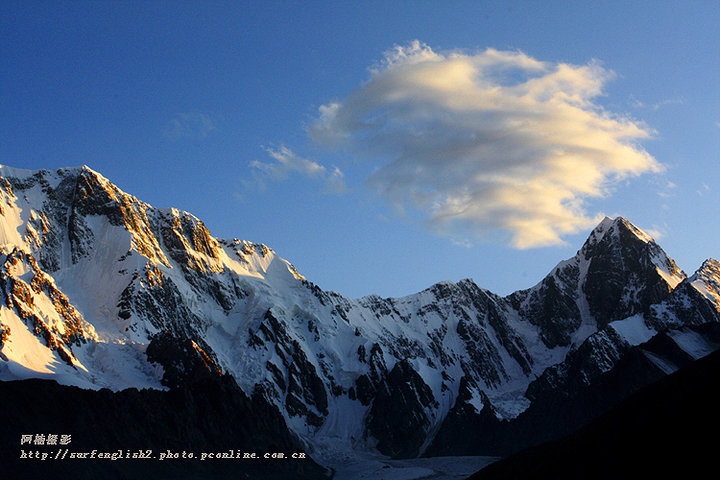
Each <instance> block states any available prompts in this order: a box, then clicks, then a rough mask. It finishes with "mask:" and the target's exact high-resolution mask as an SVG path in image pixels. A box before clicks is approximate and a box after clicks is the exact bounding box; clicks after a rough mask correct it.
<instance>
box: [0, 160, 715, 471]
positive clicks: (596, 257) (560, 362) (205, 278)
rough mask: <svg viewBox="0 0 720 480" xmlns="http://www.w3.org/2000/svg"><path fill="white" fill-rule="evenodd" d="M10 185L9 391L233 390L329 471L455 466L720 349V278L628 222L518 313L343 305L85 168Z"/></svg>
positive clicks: (528, 294) (594, 241) (592, 240)
mask: <svg viewBox="0 0 720 480" xmlns="http://www.w3.org/2000/svg"><path fill="white" fill-rule="evenodd" d="M0 176H1V177H2V178H1V179H0V322H1V324H0V347H1V350H0V379H2V380H15V379H23V378H46V379H53V380H56V381H57V382H59V383H60V384H63V385H76V386H80V387H82V388H86V389H100V388H109V389H111V390H114V391H118V390H122V389H125V388H129V387H136V388H156V389H166V388H171V387H176V386H178V385H181V384H183V383H184V382H188V381H191V380H193V379H196V378H200V377H203V376H204V375H207V372H215V373H217V374H218V375H220V374H222V373H226V374H228V375H230V376H231V377H233V378H234V380H235V381H236V382H237V384H238V385H239V386H240V388H241V389H242V390H243V391H244V392H245V393H246V394H247V395H248V396H250V395H252V394H253V392H255V393H256V394H257V393H258V392H260V393H261V394H262V396H263V397H264V398H265V400H267V401H268V402H270V403H271V404H272V405H274V406H276V407H277V408H278V410H279V411H280V412H281V413H282V415H283V417H284V419H285V421H286V423H287V426H288V427H289V428H290V430H291V431H292V432H294V433H295V434H296V435H297V436H298V437H299V438H301V439H302V440H303V441H304V442H306V444H307V446H308V448H309V449H310V451H311V452H314V453H315V456H316V457H317V458H318V459H319V460H320V461H321V463H322V460H323V458H327V457H330V456H332V455H334V454H335V453H337V452H343V451H351V450H362V451H375V450H377V451H379V452H380V453H382V454H385V455H388V456H395V457H411V456H417V455H419V454H422V453H423V452H436V453H445V454H447V453H448V452H450V453H451V452H453V451H457V446H458V444H459V443H462V442H464V441H466V439H464V438H463V437H462V436H458V435H456V433H457V431H458V428H460V427H461V426H462V425H472V424H474V423H473V422H475V423H477V422H480V423H478V424H482V425H486V424H487V419H488V418H491V419H492V421H500V420H508V421H509V420H511V419H515V418H519V416H520V415H521V414H522V413H523V412H525V411H526V410H529V407H531V405H532V404H533V402H536V400H537V399H539V398H541V397H543V395H545V394H546V393H547V392H548V391H551V390H560V391H563V392H571V391H575V390H577V389H578V388H580V387H585V386H590V385H593V384H594V382H596V380H597V379H599V378H600V377H601V376H602V375H604V374H606V373H607V372H610V371H612V370H613V369H614V368H615V367H616V365H618V362H620V361H621V360H622V359H623V358H624V357H625V355H626V354H627V353H628V352H630V351H637V349H638V348H642V346H643V345H644V344H645V343H646V342H649V341H651V340H652V339H653V338H655V337H656V336H657V335H660V334H662V335H664V338H667V339H668V341H669V342H671V343H674V345H675V346H676V347H677V348H678V349H680V350H681V351H683V352H685V353H686V354H687V356H688V357H689V358H699V357H700V356H703V355H705V354H707V353H709V352H711V351H713V350H715V349H716V348H717V346H718V345H717V343H716V342H715V339H714V337H713V335H714V334H712V335H711V334H710V333H708V332H707V331H705V330H703V329H699V328H697V326H699V325H702V324H707V323H711V322H718V320H720V264H719V263H718V262H717V261H715V260H708V261H706V262H705V263H704V264H703V266H702V267H701V268H700V269H699V270H698V271H697V272H696V273H695V274H693V275H692V276H690V277H687V276H686V274H685V273H684V272H682V271H681V270H680V269H679V268H678V267H677V265H676V264H675V262H674V261H673V260H671V259H670V258H669V257H668V256H667V255H666V254H665V253H664V252H663V250H662V249H661V248H660V247H659V246H658V245H657V244H656V243H655V241H654V240H653V239H652V238H651V237H650V236H648V235H647V234H646V233H644V232H642V231H641V230H640V229H638V228H637V227H635V226H634V225H632V224H631V223H630V222H628V221H627V220H625V219H623V218H616V219H614V220H613V219H610V218H605V219H604V220H603V221H602V222H601V223H600V224H599V225H598V226H597V228H595V230H593V232H592V233H591V234H590V236H589V238H588V240H587V241H586V242H585V244H584V245H583V246H582V248H581V249H580V251H578V253H577V255H575V256H574V257H573V258H570V259H568V260H565V261H563V262H560V263H559V264H558V265H557V267H555V268H554V269H553V270H552V271H551V272H550V273H549V274H548V276H547V277H545V278H544V279H543V280H542V281H541V282H540V283H538V284H537V285H536V286H534V287H532V288H530V289H528V290H522V291H518V292H515V293H513V294H511V295H509V296H507V297H500V296H498V295H496V294H494V293H492V292H490V291H487V290H485V289H483V288H481V287H479V286H478V285H476V284H475V283H474V282H473V281H472V280H462V281H459V282H457V283H452V282H443V283H438V284H436V285H433V286H431V287H430V288H428V289H427V290H424V291H422V292H419V293H417V294H414V295H409V296H407V297H402V298H380V297H378V296H368V297H363V298H360V299H349V298H345V297H343V296H341V295H339V294H337V293H334V292H328V291H324V290H322V289H320V288H319V287H318V286H316V285H314V284H313V283H311V282H310V281H308V280H306V279H305V278H304V277H303V276H302V275H301V274H300V273H298V272H297V270H296V269H295V268H294V267H293V266H292V264H290V263H289V262H287V261H286V260H284V259H282V258H280V257H279V256H278V255H276V254H275V252H274V251H273V250H271V249H270V248H268V247H266V246H265V245H262V244H256V243H251V242H247V241H241V240H237V239H217V238H215V237H213V236H212V235H211V233H210V232H209V231H208V230H207V228H206V227H205V226H204V225H203V223H202V222H201V221H200V220H199V219H197V218H196V217H194V216H193V215H191V214H189V213H187V212H182V211H178V210H175V209H159V208H154V207H152V206H150V205H148V204H146V203H144V202H142V201H140V200H138V199H137V198H135V197H133V196H131V195H129V194H126V193H124V192H122V191H121V190H120V189H118V188H117V187H116V186H114V185H113V184H112V183H111V182H110V181H108V180H107V179H105V178H104V177H102V176H101V175H100V174H98V173H97V172H94V171H92V170H91V169H89V168H87V167H81V168H68V169H60V170H57V171H44V170H43V171H27V170H19V169H13V168H10V167H0ZM653 355H654V356H653ZM647 358H648V359H650V361H651V362H655V363H654V365H657V366H658V368H660V369H661V370H662V371H664V372H666V373H668V372H671V371H673V369H674V368H677V364H676V363H677V362H676V363H673V361H671V359H668V358H665V357H663V354H652V353H651V352H650V350H648V351H647ZM482 419H485V420H482ZM483 422H485V423H483ZM473 453H479V452H476V451H473Z"/></svg>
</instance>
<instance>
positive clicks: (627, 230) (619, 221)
mask: <svg viewBox="0 0 720 480" xmlns="http://www.w3.org/2000/svg"><path fill="white" fill-rule="evenodd" d="M608 235H610V236H611V237H612V239H608V240H607V241H620V240H622V239H623V237H627V238H626V240H635V239H636V240H640V241H641V242H643V243H655V240H654V239H653V238H652V237H651V236H650V235H648V234H647V233H645V232H644V231H643V230H641V229H640V228H638V227H636V226H635V225H633V224H632V223H631V222H630V221H629V220H627V219H626V218H624V217H615V218H614V219H612V218H610V217H605V218H603V219H602V221H601V222H600V223H599V224H598V226H597V227H595V228H594V229H593V231H592V232H590V235H589V236H588V239H587V240H586V241H585V244H584V245H583V247H582V249H581V250H580V252H583V253H587V252H588V250H591V249H592V248H593V247H594V246H595V245H597V244H598V243H599V242H601V241H602V240H603V239H605V237H606V236H608ZM633 237H634V238H633ZM586 256H587V255H586Z"/></svg>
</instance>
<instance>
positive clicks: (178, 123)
mask: <svg viewBox="0 0 720 480" xmlns="http://www.w3.org/2000/svg"><path fill="white" fill-rule="evenodd" d="M213 130H215V124H214V122H213V119H212V117H211V116H210V115H208V114H206V113H199V112H189V113H188V112H186V113H178V114H177V115H176V116H175V118H173V119H172V120H170V121H169V122H168V124H167V125H166V126H165V129H164V130H163V135H164V136H165V138H167V139H168V140H172V141H176V140H180V139H181V138H185V139H190V140H201V139H203V138H205V137H207V136H208V134H209V133H210V132H212V131H213Z"/></svg>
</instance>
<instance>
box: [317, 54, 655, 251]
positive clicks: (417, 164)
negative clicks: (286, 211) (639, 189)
mask: <svg viewBox="0 0 720 480" xmlns="http://www.w3.org/2000/svg"><path fill="white" fill-rule="evenodd" d="M613 76H614V74H613V73H612V72H611V71H608V70H606V69H604V68H602V67H601V66H600V65H599V64H598V63H597V62H590V63H588V64H587V65H570V64H564V63H549V62H541V61H538V60H536V59H534V58H532V57H529V56H528V55H526V54H524V53H522V52H510V51H499V50H494V49H488V50H485V51H483V52H479V53H473V54H468V53H463V52H448V53H437V52H435V51H433V50H432V49H431V48H430V47H429V46H427V45H424V44H422V43H420V42H417V41H415V42H412V43H411V44H409V45H408V46H402V47H395V48H394V49H393V50H391V51H390V52H388V53H387V54H386V55H385V58H384V61H383V62H381V63H380V64H378V65H377V66H375V67H374V68H373V69H372V70H371V77H370V79H369V80H368V81H367V82H366V83H364V84H363V85H362V86H360V87H359V88H358V89H357V90H355V91H354V92H352V93H351V94H350V95H349V96H348V97H347V98H344V99H342V100H339V101H335V102H332V103H328V104H327V105H323V106H321V107H320V109H319V116H318V118H317V119H316V121H315V123H314V124H313V125H312V126H311V128H310V129H309V133H310V135H311V137H312V138H313V139H314V140H315V141H316V142H318V143H319V144H321V145H324V146H327V147H330V148H338V149H345V150H349V151H351V152H353V153H356V154H365V155H366V156H367V157H368V158H371V159H380V161H381V165H380V166H379V168H378V169H377V170H376V171H375V173H374V174H373V175H372V176H371V177H370V178H369V179H368V181H367V183H368V184H369V186H370V187H372V188H373V189H374V190H375V191H376V192H377V193H378V194H379V195H381V196H382V197H383V198H384V199H386V200H387V201H389V202H390V203H392V204H393V205H395V206H396V207H398V208H399V209H407V208H411V209H414V210H416V211H419V212H421V213H422V214H423V216H424V218H425V219H426V220H427V222H428V225H430V226H431V227H432V228H433V229H435V230H436V231H438V232H440V233H444V234H448V235H452V236H454V235H459V236H461V237H462V236H466V235H468V234H470V235H472V236H475V237H479V238H483V237H488V236H495V235H497V234H498V233H503V234H504V235H506V236H509V242H510V243H511V244H512V245H513V246H515V247H518V248H528V247H536V246H543V245H554V244H560V243H562V238H561V237H562V236H563V235H566V234H570V233H574V232H578V231H580V230H582V229H585V228H588V227H590V226H592V225H593V224H594V222H595V221H596V220H597V215H592V214H588V213H587V212H586V211H585V202H586V200H587V199H588V198H590V197H603V196H606V195H608V194H609V189H610V188H609V187H611V186H612V185H613V184H615V183H616V182H618V181H619V180H622V179H626V178H628V177H632V176H636V175H640V174H642V173H645V172H658V171H661V170H662V166H661V165H660V164H659V163H658V162H657V161H656V160H655V159H654V158H653V157H652V156H650V155H649V154H648V153H647V152H646V151H645V150H644V149H642V148H641V147H640V146H639V145H638V141H640V140H643V139H647V138H649V137H650V136H651V133H652V132H651V131H650V130H649V129H648V128H647V127H646V126H644V125H643V124H641V123H639V122H637V121H634V120H632V119H630V118H628V117H625V116H622V115H618V114H614V113H612V112H609V111H607V110H605V109H603V108H601V107H599V106H598V105H597V104H595V103H593V99H595V98H596V97H598V96H600V95H601V94H602V91H603V86H604V85H605V83H606V82H607V81H608V80H609V79H611V78H613Z"/></svg>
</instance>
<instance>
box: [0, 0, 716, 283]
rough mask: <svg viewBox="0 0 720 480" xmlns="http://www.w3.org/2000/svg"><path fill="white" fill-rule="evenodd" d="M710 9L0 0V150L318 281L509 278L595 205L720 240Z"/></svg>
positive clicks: (653, 227) (712, 243)
mask: <svg viewBox="0 0 720 480" xmlns="http://www.w3.org/2000/svg"><path fill="white" fill-rule="evenodd" d="M719 24H720V2H717V1H691V2H679V1H678V2H664V1H649V2H642V1H634V2H626V1H622V2H564V1H563V2H409V1H407V2H369V1H367V2H362V1H360V2H289V1H288V2H152V1H150V2H55V1H53V2H20V1H5V2H2V4H0V59H1V61H2V65H3V69H2V72H1V73H0V113H1V115H0V163H2V164H7V165H11V166H15V167H20V168H30V169H39V168H48V169H55V168H59V167H63V166H73V165H82V164H87V165H88V166H90V167H91V168H93V169H95V170H97V171H99V172H101V173H102V174H103V175H105V176H106V177H108V178H109V179H111V180H112V181H113V182H115V183H116V184H117V185H118V186H120V187H121V188H122V189H124V190H125V191H127V192H129V193H131V194H133V195H135V196H137V197H138V198H140V199H142V200H144V201H146V202H148V203H150V204H152V205H155V206H159V207H164V206H174V207H178V208H181V209H183V210H187V211H189V212H191V213H193V214H195V215H196V216H198V217H199V218H201V219H202V220H203V221H204V222H205V223H206V224H207V225H208V227H209V228H210V230H211V232H212V233H213V234H214V235H215V236H219V237H238V238H242V239H247V240H251V241H256V242H262V243H265V244H267V245H269V246H270V247H272V248H273V249H275V250H276V251H277V252H278V253H279V254H280V255H281V256H283V257H285V258H287V259H288V260H290V261H291V262H293V263H294V264H295V265H296V267H297V268H298V269H299V270H300V272H301V273H303V274H304V275H305V276H306V277H307V278H308V279H309V280H311V281H313V282H314V283H316V284H318V285H319V286H321V287H322V288H325V289H329V290H336V291H339V292H340V293H343V294H345V295H349V296H354V297H357V296H361V295H366V294H370V293H378V294H381V295H383V296H400V295H406V294H410V293H413V292H416V291H419V290H421V289H423V288H425V287H428V286H429V285H431V284H432V283H435V282H438V281H442V280H453V281H457V280H459V279H462V278H466V277H470V278H473V279H474V280H475V281H476V282H477V283H478V284H479V285H481V286H483V287H485V288H489V289H491V290H493V291H496V292H498V293H501V294H506V293H510V292H511V291H513V290H516V289H520V288H527V287H529V286H531V285H533V284H534V283H536V282H537V281H539V280H540V279H541V278H542V276H544V275H545V274H546V273H547V272H548V271H549V270H550V269H551V268H552V267H553V266H554V265H555V264H556V263H557V262H558V261H559V260H561V259H564V258H568V257H570V256H572V255H573V254H574V253H575V252H576V250H577V249H578V248H579V247H580V246H581V245H582V242H583V241H584V239H585V237H586V236H587V234H588V232H589V231H590V229H591V225H592V224H593V222H594V221H595V220H596V219H597V218H599V216H601V215H610V216H615V215H622V216H625V217H627V218H628V219H629V220H631V221H632V222H634V223H635V224H636V225H638V226H640V227H641V228H644V229H646V230H649V231H651V234H653V235H654V236H656V238H657V239H658V241H659V243H660V244H661V245H662V246H663V247H664V248H665V250H666V251H667V252H668V253H669V254H670V256H671V257H673V258H675V259H676V260H677V261H678V263H679V265H680V267H681V268H683V269H684V270H686V271H687V272H688V273H692V271H694V270H695V269H696V268H697V267H699V265H700V263H701V262H702V261H703V260H704V259H705V258H707V257H715V258H718V257H720V247H719V246H718V245H720V227H719V226H720V221H719V220H720V218H719V217H720V209H718V207H717V206H718V204H719V201H720V193H719V192H720V166H718V161H719V160H720V158H719V157H720V155H719V154H718V152H720V34H718V31H717V25H719Z"/></svg>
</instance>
